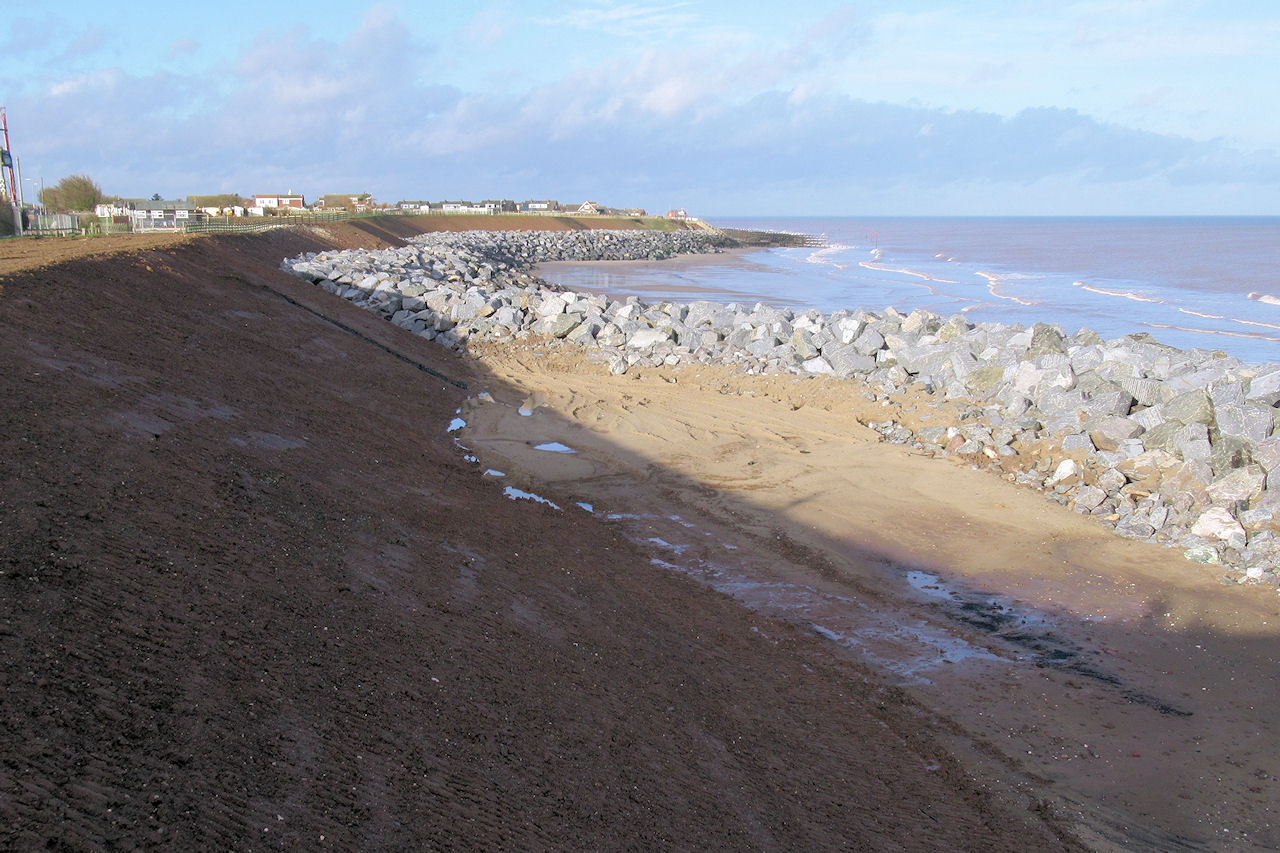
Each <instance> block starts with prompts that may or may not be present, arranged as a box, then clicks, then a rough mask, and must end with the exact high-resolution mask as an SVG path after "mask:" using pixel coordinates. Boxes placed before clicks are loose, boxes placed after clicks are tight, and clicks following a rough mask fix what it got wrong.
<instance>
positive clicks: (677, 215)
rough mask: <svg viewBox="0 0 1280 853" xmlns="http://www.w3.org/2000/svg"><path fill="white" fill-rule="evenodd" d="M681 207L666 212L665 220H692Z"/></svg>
mask: <svg viewBox="0 0 1280 853" xmlns="http://www.w3.org/2000/svg"><path fill="white" fill-rule="evenodd" d="M692 218H693V217H692V216H690V215H689V214H688V213H687V212H686V211H685V209H684V208H683V207H677V208H674V209H672V210H668V211H667V219H692Z"/></svg>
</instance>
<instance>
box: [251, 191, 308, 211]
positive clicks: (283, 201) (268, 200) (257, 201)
mask: <svg viewBox="0 0 1280 853" xmlns="http://www.w3.org/2000/svg"><path fill="white" fill-rule="evenodd" d="M253 206H254V207H261V208H268V207H275V208H281V207H287V208H293V209H294V210H302V209H303V208H305V207H306V206H307V203H306V201H304V200H303V198H302V196H300V195H293V194H292V193H286V194H285V195H255V196H254V197H253Z"/></svg>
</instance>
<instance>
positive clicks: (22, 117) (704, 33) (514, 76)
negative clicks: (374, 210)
mask: <svg viewBox="0 0 1280 853" xmlns="http://www.w3.org/2000/svg"><path fill="white" fill-rule="evenodd" d="M46 8H47V10H48V11H45V10H36V9H34V8H33V7H32V6H31V5H28V6H27V7H26V9H24V10H20V11H18V12H16V13H14V12H10V13H8V14H7V15H6V16H5V17H4V19H3V20H2V21H0V79H2V80H3V81H4V82H3V84H0V86H3V88H0V105H3V106H5V107H7V109H8V119H9V128H10V135H11V142H12V147H13V150H14V153H15V154H17V156H18V157H19V158H20V160H21V165H22V169H23V172H24V177H25V178H27V179H29V180H30V181H33V182H34V181H38V180H39V179H40V178H43V179H44V180H45V182H46V183H50V184H51V183H53V182H55V181H56V180H57V179H58V178H60V177H62V176H65V175H68V174H73V173H86V174H89V175H91V176H93V177H94V178H95V179H96V180H97V181H98V183H99V184H101V185H102V187H103V189H104V190H105V191H106V192H108V193H112V194H119V195H124V196H149V195H151V194H152V193H155V192H158V193H160V194H161V195H163V196H165V197H167V198H168V197H181V196H185V195H188V194H204V193H218V192H237V193H240V194H243V195H252V194H253V193H256V192H283V191H289V190H292V191H296V192H302V193H304V194H305V195H307V197H308V199H310V198H312V197H314V196H316V195H319V194H323V193H327V192H372V193H373V194H374V196H375V197H376V198H377V199H379V200H382V201H391V202H394V201H397V200H400V199H433V200H439V199H444V198H449V199H455V198H467V199H481V198H495V197H496V198H514V199H517V200H522V199H526V198H557V199H559V200H561V201H564V202H568V201H574V202H578V201H581V200H583V199H587V198H590V199H593V200H596V201H599V202H601V203H604V204H609V205H616V206H643V207H646V208H648V209H650V210H651V211H665V210H666V209H667V208H669V207H674V206H682V207H686V208H688V209H689V210H690V212H692V213H695V214H701V215H709V216H714V215H729V214H735V213H742V214H753V215H765V214H777V215H800V214H819V215H836V214H859V215H867V214H877V215H933V214H937V215H981V214H1000V215H1019V214H1280V203H1278V202H1280V103H1278V101H1280V96H1278V95H1277V93H1278V92H1280V60H1277V58H1276V57H1280V3H1275V2H1272V0H1266V2H1248V0H1239V1H1238V2H1211V1H1210V0H1082V2H1070V0H1066V1H1065V2H1061V0H1060V2H1049V0H1004V2H954V1H953V2H941V0H902V2H856V3H840V2H799V3H792V4H778V3H751V2H745V3H744V2H719V0H708V2H680V0H674V1H673V2H646V0H634V1H633V2H614V0H564V2H561V0H546V2H502V0H499V2H494V3H489V4H485V3H483V2H481V3H476V4H463V3H434V2H433V3H422V2H390V3H360V2H334V1H333V0H311V2H308V3H305V4H292V3H289V4H286V3H279V2H274V0H259V2H253V3H250V2H241V0H227V1H226V2H221V3H219V4H216V5H215V4H169V3H164V4H161V3H151V2H146V0H143V2H135V3H132V4H119V3H112V4H106V3H97V2H94V3H87V2H85V3H82V2H62V3H59V4H50V5H48V6H47V7H46ZM31 186H32V184H31V183H28V185H27V187H28V190H29V189H30V187H31ZM28 196H30V192H28Z"/></svg>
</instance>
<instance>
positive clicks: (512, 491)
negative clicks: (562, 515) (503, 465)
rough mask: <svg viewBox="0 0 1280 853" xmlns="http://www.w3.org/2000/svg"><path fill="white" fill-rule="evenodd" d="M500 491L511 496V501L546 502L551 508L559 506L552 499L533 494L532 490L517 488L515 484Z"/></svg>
mask: <svg viewBox="0 0 1280 853" xmlns="http://www.w3.org/2000/svg"><path fill="white" fill-rule="evenodd" d="M502 493H503V494H504V495H506V496H507V497H509V498H511V499H512V500H513V501H514V500H526V501H535V502H536V503H541V504H546V505H547V506H549V507H551V508H552V509H559V508H560V506H559V505H558V504H556V503H554V502H553V501H549V500H547V499H546V498H544V497H542V496H541V495H535V494H534V493H533V492H526V491H524V490H522V489H517V488H516V487H515V486H507V487H506V488H504V489H503V490H502Z"/></svg>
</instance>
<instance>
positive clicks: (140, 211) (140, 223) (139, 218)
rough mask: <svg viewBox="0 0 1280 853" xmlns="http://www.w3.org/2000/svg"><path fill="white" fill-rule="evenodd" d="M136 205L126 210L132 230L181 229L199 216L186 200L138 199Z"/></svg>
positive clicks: (193, 206)
mask: <svg viewBox="0 0 1280 853" xmlns="http://www.w3.org/2000/svg"><path fill="white" fill-rule="evenodd" d="M137 205H138V206H137V207H136V208H134V209H132V210H129V211H128V216H129V224H130V225H131V226H132V228H133V230H134V231H181V230H182V227H183V226H184V225H186V224H187V223H188V222H194V221H195V220H197V219H198V218H199V217H200V216H201V213H200V212H199V211H197V210H196V207H195V205H193V204H191V202H188V201H139V202H137Z"/></svg>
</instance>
